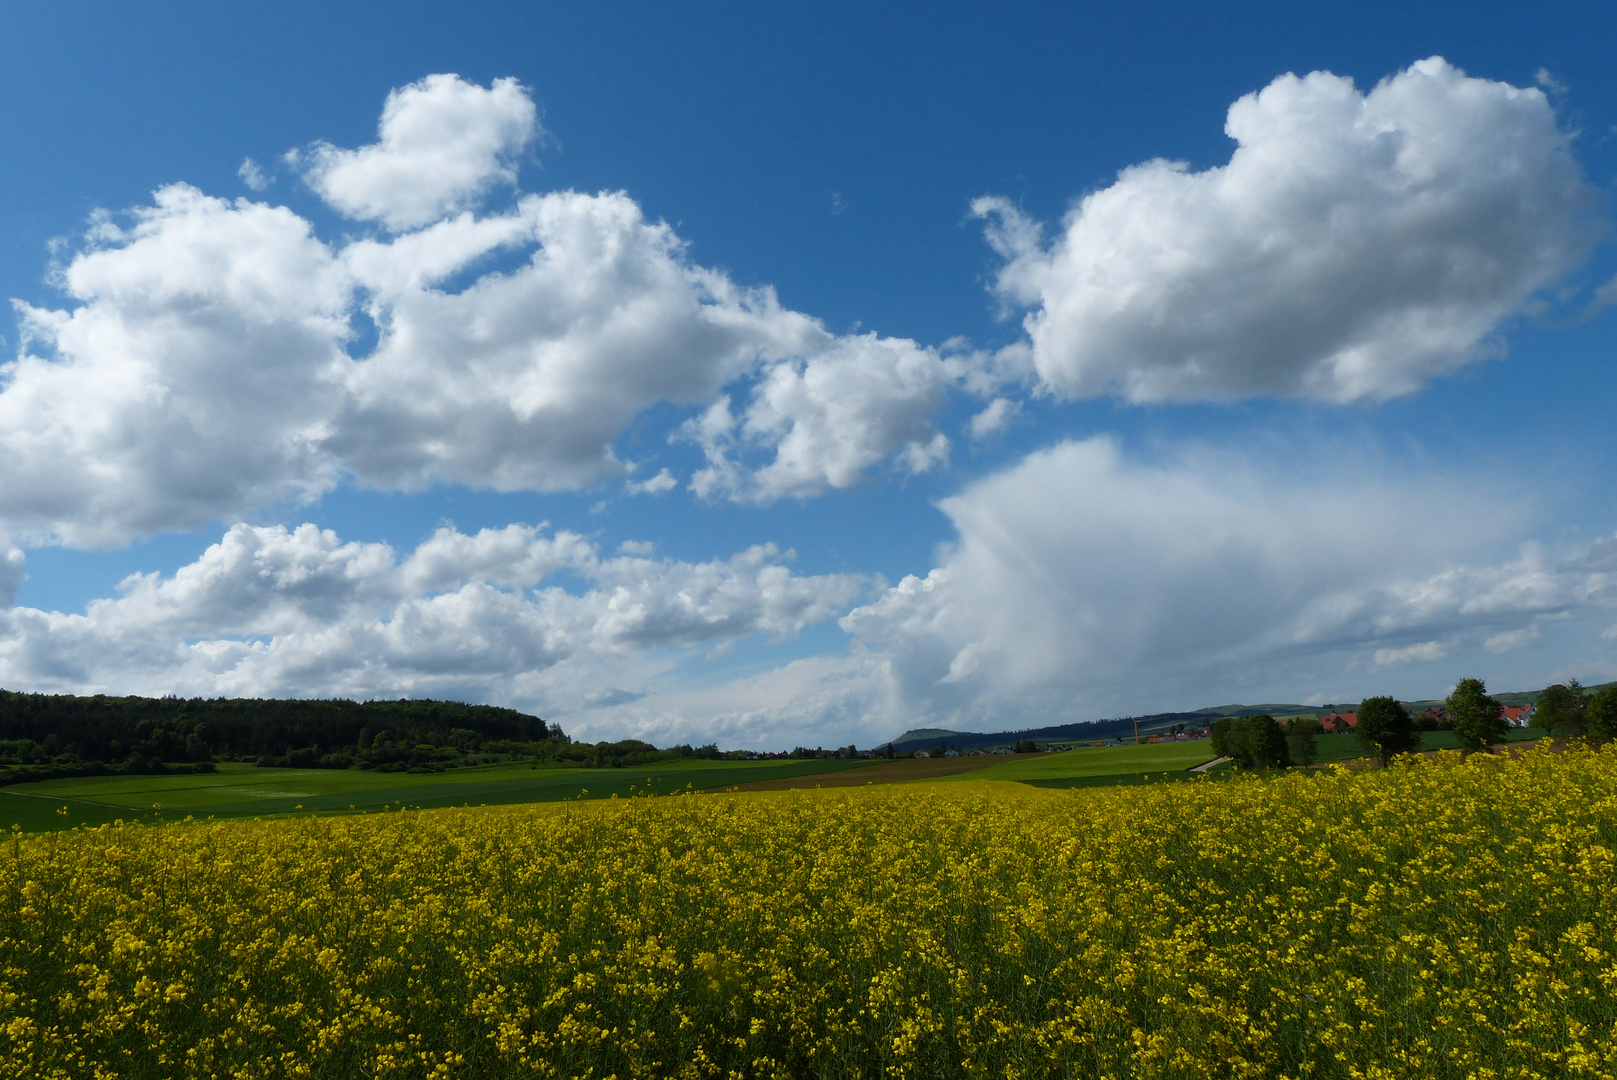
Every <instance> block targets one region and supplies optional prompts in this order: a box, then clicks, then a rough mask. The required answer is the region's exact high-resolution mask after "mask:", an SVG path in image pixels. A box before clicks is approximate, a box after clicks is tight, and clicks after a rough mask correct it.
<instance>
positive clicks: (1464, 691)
mask: <svg viewBox="0 0 1617 1080" xmlns="http://www.w3.org/2000/svg"><path fill="white" fill-rule="evenodd" d="M1443 707H1444V708H1446V709H1447V710H1448V714H1449V724H1450V726H1452V727H1453V728H1454V734H1455V735H1457V736H1458V737H1459V739H1460V745H1461V746H1463V747H1465V748H1466V749H1467V750H1472V751H1476V750H1486V749H1487V748H1488V747H1489V746H1490V745H1491V744H1493V743H1496V742H1498V741H1500V740H1501V739H1503V738H1504V737H1505V731H1506V730H1507V729H1506V727H1505V720H1504V718H1503V717H1502V716H1500V715H1499V701H1498V699H1496V698H1492V697H1489V696H1488V687H1487V686H1486V685H1485V684H1484V683H1483V681H1482V680H1481V679H1461V680H1460V681H1459V682H1457V683H1455V684H1454V689H1453V691H1451V692H1450V693H1449V696H1448V700H1447V701H1445V702H1444V703H1443Z"/></svg>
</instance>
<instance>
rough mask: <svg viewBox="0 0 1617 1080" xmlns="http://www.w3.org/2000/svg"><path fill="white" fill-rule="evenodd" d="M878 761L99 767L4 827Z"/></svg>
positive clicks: (338, 806)
mask: <svg viewBox="0 0 1617 1080" xmlns="http://www.w3.org/2000/svg"><path fill="white" fill-rule="evenodd" d="M870 764H871V763H870V762H868V761H837V760H834V759H821V760H815V759H809V760H802V761H795V760H779V761H762V762H751V761H695V760H690V759H685V760H679V761H669V762H657V763H654V764H650V765H641V766H637V767H633V768H621V769H613V768H603V769H578V768H557V767H554V766H552V767H544V766H539V767H534V766H530V765H526V764H502V765H482V766H473V767H470V768H460V769H451V770H448V771H446V772H441V773H384V772H376V771H365V770H360V769H260V768H255V767H254V766H252V765H244V764H235V763H228V762H227V763H223V764H221V765H220V766H219V771H218V772H214V773H200V774H199V773H180V774H158V775H151V776H89V777H77V778H74V779H69V780H46V781H41V782H37V783H32V784H16V785H14V786H12V787H9V788H4V789H0V828H5V827H6V826H9V825H12V824H20V825H22V826H23V829H24V830H25V831H28V832H34V831H38V830H39V829H41V828H53V827H60V826H63V825H66V826H69V827H71V826H74V825H80V824H90V825H95V824H100V823H102V822H110V821H114V820H117V819H119V818H122V819H125V820H130V819H134V818H143V819H146V820H159V819H173V818H175V817H184V816H186V815H187V814H190V815H192V816H195V817H199V818H202V817H209V816H217V817H227V816H236V817H243V816H244V817H252V816H255V815H271V814H287V813H294V812H297V811H300V810H301V811H317V810H318V811H346V810H348V809H350V808H353V809H356V810H374V809H380V808H383V807H389V806H391V807H400V806H411V807H436V806H461V805H463V804H470V805H472V806H478V805H489V806H495V805H503V804H509V803H529V802H555V801H560V800H568V799H591V798H595V799H609V798H612V797H614V796H616V797H619V798H627V797H629V796H632V795H638V794H647V793H654V794H671V793H673V792H676V791H683V790H687V789H692V790H698V791H700V790H703V789H705V788H712V787H718V786H720V785H724V784H731V783H746V782H749V781H758V780H767V779H775V778H782V777H804V776H813V775H820V774H825V773H832V772H837V771H839V770H843V769H850V768H857V767H860V766H866V767H868V766H869V765H870Z"/></svg>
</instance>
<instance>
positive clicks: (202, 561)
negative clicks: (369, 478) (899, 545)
mask: <svg viewBox="0 0 1617 1080" xmlns="http://www.w3.org/2000/svg"><path fill="white" fill-rule="evenodd" d="M789 558H790V553H786V554H782V553H781V552H780V551H778V550H777V549H775V548H773V547H771V546H762V547H753V548H749V549H747V550H745V551H742V552H740V553H738V554H736V555H734V556H732V557H731V558H728V559H720V560H714V561H710V562H703V563H686V562H678V561H674V560H667V559H657V558H652V557H650V556H648V555H630V554H619V555H614V556H605V557H603V556H602V555H601V553H600V552H599V551H598V550H597V549H596V547H595V546H594V545H593V544H592V543H591V542H590V541H588V540H586V539H585V538H583V537H581V536H579V535H577V534H574V533H569V532H565V531H563V532H558V533H554V534H550V533H547V532H546V531H545V530H544V529H542V528H539V527H533V526H525V525H512V526H508V527H506V528H504V529H485V530H483V531H481V532H478V533H476V534H473V535H467V534H464V533H461V532H458V531H456V530H455V529H453V528H451V527H444V528H442V529H440V530H439V531H438V532H437V533H436V534H435V535H433V536H432V537H430V538H428V539H427V540H426V541H424V542H423V543H422V544H421V545H420V546H419V547H418V548H416V550H415V551H414V552H412V553H411V554H410V555H408V556H407V557H405V558H403V559H400V558H399V557H398V556H397V555H396V553H395V552H394V551H393V549H392V548H390V547H389V546H387V545H385V544H376V543H371V544H361V543H353V542H349V543H344V542H342V541H341V540H340V539H339V538H338V537H337V536H336V535H335V534H333V533H331V532H329V531H322V530H320V529H317V528H315V527H314V526H312V525H303V526H300V527H298V528H296V529H290V530H289V529H286V528H282V527H279V526H275V527H254V526H248V525H237V526H235V527H233V528H231V529H230V530H228V531H227V532H226V533H225V535H224V537H223V538H222V539H221V540H220V541H219V542H218V543H216V544H214V545H212V546H211V547H209V548H208V549H207V551H206V552H204V553H203V555H202V556H201V557H200V558H198V559H197V560H196V561H195V562H194V563H191V564H189V565H187V566H184V567H182V568H181V569H180V570H178V571H177V572H176V573H174V574H173V575H171V576H167V577H164V576H162V575H158V574H137V575H133V576H131V577H130V578H128V579H127V580H125V581H124V582H123V583H122V584H121V585H120V587H119V595H118V596H116V597H110V598H106V599H101V600H96V601H93V602H91V603H90V604H89V605H88V606H87V608H86V610H85V613H84V614H82V615H76V614H64V613H60V612H46V611H39V610H36V609H32V608H11V609H9V610H6V611H3V612H0V683H3V684H4V685H6V686H8V687H11V688H13V689H40V690H56V689H65V690H72V691H78V692H94V691H96V690H111V691H114V692H146V693H169V692H177V693H181V694H208V695H212V694H218V693H226V694H233V695H276V694H279V695H295V696H302V695H309V694H342V695H351V696H361V697H363V696H372V695H394V694H400V693H409V694H435V695H448V696H455V697H468V698H473V699H477V700H495V701H506V702H512V703H517V704H522V705H525V706H527V707H530V708H535V709H540V710H541V711H543V712H545V713H547V714H554V713H555V712H556V711H558V710H559V711H561V712H562V713H566V712H568V711H569V710H570V709H574V710H576V709H578V708H583V707H586V706H588V705H590V704H591V702H590V700H589V698H588V692H589V691H595V692H599V691H600V690H601V689H602V685H603V684H602V683H601V682H599V681H594V680H595V676H596V675H598V674H610V675H615V676H616V677H617V678H619V679H622V678H624V677H625V671H626V670H630V671H633V670H641V669H644V670H650V669H649V668H645V665H644V664H642V665H641V668H635V667H634V665H633V664H632V663H631V664H629V667H628V668H626V667H625V664H624V662H623V661H624V660H625V659H627V660H629V661H633V660H634V659H635V658H637V657H645V656H647V655H652V656H657V655H660V656H662V657H663V663H664V665H665V666H666V664H667V663H671V662H673V659H678V658H680V657H684V656H685V654H686V652H687V651H688V649H689V648H690V647H692V646H707V647H709V648H712V647H719V648H721V649H722V648H724V647H726V646H729V645H732V644H734V643H735V642H737V641H739V640H741V639H743V638H747V637H749V636H752V635H760V636H762V637H764V638H766V639H769V640H781V639H786V638H791V637H793V636H795V635H796V634H797V633H798V632H799V631H801V630H802V629H803V628H804V627H805V626H809V625H812V624H814V623H818V622H823V621H825V620H826V619H829V618H832V617H834V616H836V615H839V614H841V613H842V612H844V611H846V610H847V608H848V606H849V604H851V603H852V602H854V601H855V600H856V599H858V598H859V596H860V595H861V594H862V593H863V592H864V591H865V588H866V584H865V582H864V581H863V580H862V579H860V578H857V577H854V576H850V575H841V574H833V575H821V576H801V575H797V574H793V573H792V572H791V570H790V568H789V566H787V565H786V561H787V560H788V559H789ZM18 561H19V560H16V559H12V560H10V562H7V563H6V565H7V566H10V564H11V562H18ZM562 570H567V571H571V572H572V573H573V574H574V575H576V576H577V577H578V578H581V579H582V580H584V581H585V582H587V583H588V587H587V588H585V589H583V590H582V591H578V592H569V591H567V590H565V589H563V588H562V587H560V586H558V585H555V584H550V583H549V582H548V581H547V579H548V578H550V577H551V576H552V575H554V574H556V573H557V572H559V571H562ZM670 658H673V659H670ZM568 664H571V665H572V667H574V668H580V669H583V670H585V671H588V672H590V673H591V676H590V678H588V679H586V678H581V677H578V676H577V675H576V673H575V675H574V676H573V677H572V678H569V677H568V673H567V672H565V671H563V672H560V673H557V672H555V671H553V669H556V668H557V667H558V666H562V665H568ZM629 677H633V675H632V674H631V676H629ZM547 686H548V687H552V688H554V687H557V686H560V687H563V688H564V689H563V691H561V692H555V691H547V690H546V687H547ZM585 686H588V688H589V691H587V690H585V689H583V687H585Z"/></svg>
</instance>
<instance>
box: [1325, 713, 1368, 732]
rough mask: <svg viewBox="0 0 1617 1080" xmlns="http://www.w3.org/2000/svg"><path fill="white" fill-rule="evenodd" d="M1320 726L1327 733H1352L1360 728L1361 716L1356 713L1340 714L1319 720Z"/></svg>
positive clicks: (1333, 714)
mask: <svg viewBox="0 0 1617 1080" xmlns="http://www.w3.org/2000/svg"><path fill="white" fill-rule="evenodd" d="M1319 726H1320V727H1322V728H1324V729H1325V730H1326V731H1352V730H1353V729H1354V728H1356V727H1358V726H1359V714H1358V713H1356V712H1338V713H1330V714H1329V715H1326V716H1322V717H1320V718H1319Z"/></svg>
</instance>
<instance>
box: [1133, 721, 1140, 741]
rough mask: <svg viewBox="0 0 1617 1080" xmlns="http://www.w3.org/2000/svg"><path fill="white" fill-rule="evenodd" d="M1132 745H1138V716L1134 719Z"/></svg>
mask: <svg viewBox="0 0 1617 1080" xmlns="http://www.w3.org/2000/svg"><path fill="white" fill-rule="evenodd" d="M1134 745H1135V746H1139V745H1140V718H1139V717H1138V716H1136V717H1135V718H1134Z"/></svg>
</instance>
